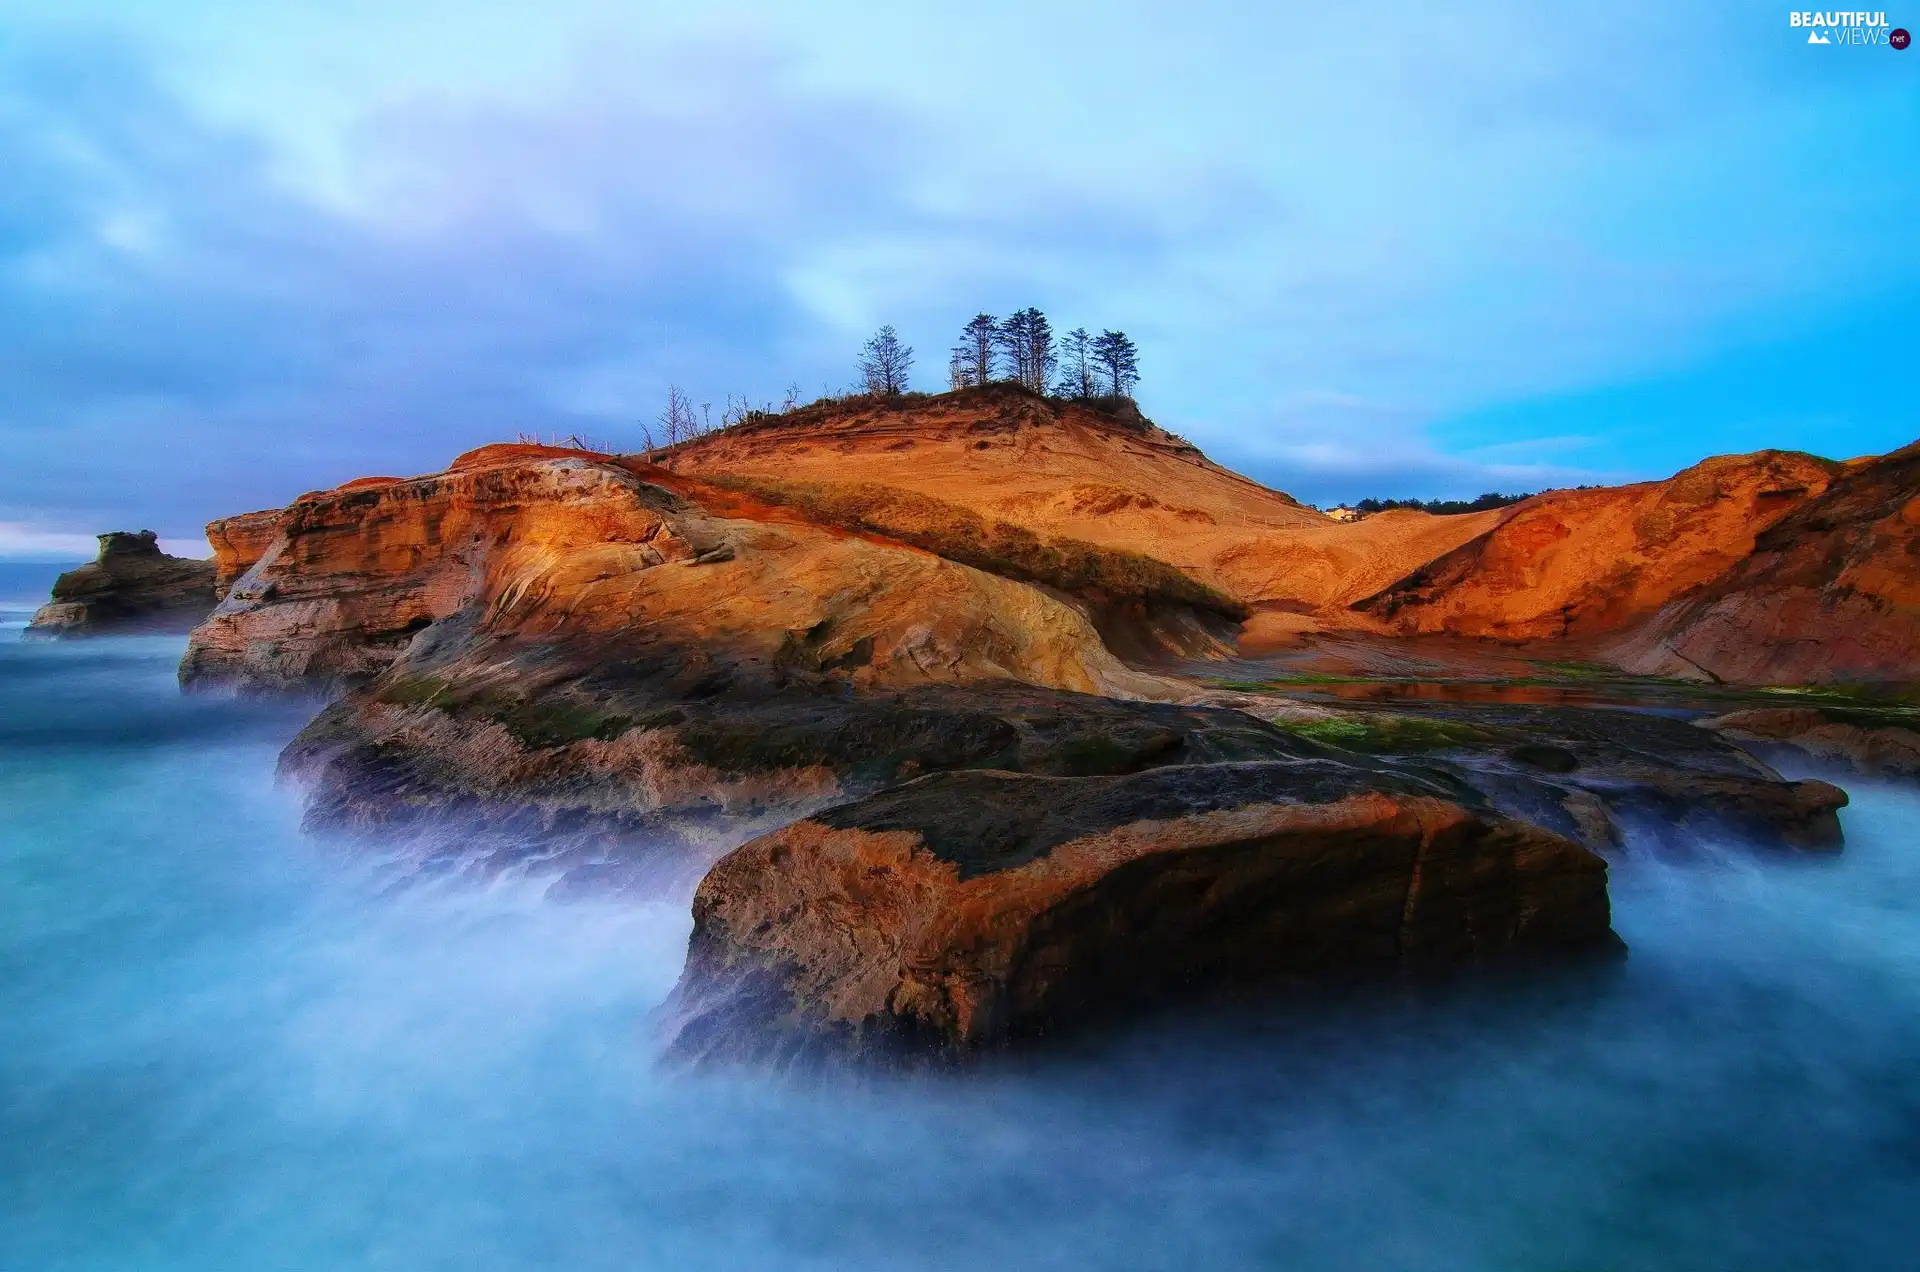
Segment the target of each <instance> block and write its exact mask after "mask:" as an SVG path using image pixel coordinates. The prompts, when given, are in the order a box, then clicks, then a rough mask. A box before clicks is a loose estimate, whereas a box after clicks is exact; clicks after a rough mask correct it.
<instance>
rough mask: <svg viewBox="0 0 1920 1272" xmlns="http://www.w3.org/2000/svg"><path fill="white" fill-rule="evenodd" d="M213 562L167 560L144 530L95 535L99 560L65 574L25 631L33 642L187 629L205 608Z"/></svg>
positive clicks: (211, 592)
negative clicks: (33, 639)
mask: <svg viewBox="0 0 1920 1272" xmlns="http://www.w3.org/2000/svg"><path fill="white" fill-rule="evenodd" d="M213 603H214V563H213V562H212V561H197V560H193V559H191V558H188V557H176V556H168V555H167V554H166V553H164V552H162V551H161V550H160V542H159V539H158V537H157V536H156V535H155V534H154V532H153V531H151V530H142V531H140V532H139V533H138V534H133V533H130V532H128V531H124V530H116V531H113V532H112V533H109V534H103V535H101V536H100V555H99V557H98V558H96V559H95V560H93V561H90V562H88V563H87V564H86V565H83V566H81V567H80V568H79V569H77V570H68V571H67V572H66V573H65V574H62V575H61V576H60V577H59V579H57V580H56V581H55V582H54V585H53V599H52V600H51V601H50V602H49V603H47V604H46V605H43V606H41V607H40V608H39V609H38V610H37V611H35V613H34V615H33V620H32V621H31V622H30V623H29V624H28V625H27V630H26V635H28V636H29V637H35V638H49V639H51V638H62V637H73V636H121V635H134V634H140V633H155V632H185V631H190V630H191V629H192V628H193V627H194V625H195V624H197V623H199V622H200V621H201V620H202V619H204V618H205V617H206V616H207V613H208V612H209V611H210V610H212V608H213Z"/></svg>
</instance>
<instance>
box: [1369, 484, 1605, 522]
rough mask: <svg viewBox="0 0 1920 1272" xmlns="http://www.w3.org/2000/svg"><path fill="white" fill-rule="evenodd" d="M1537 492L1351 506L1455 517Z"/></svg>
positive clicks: (1371, 510)
mask: <svg viewBox="0 0 1920 1272" xmlns="http://www.w3.org/2000/svg"><path fill="white" fill-rule="evenodd" d="M1581 489H1585V487H1582V488H1581ZM1536 493H1537V492H1534V491H1529V492H1527V493H1525V494H1519V495H1503V494H1501V493H1500V492H1499V491H1497V490H1489V491H1488V492H1487V493H1486V494H1484V495H1481V496H1479V497H1478V498H1475V499H1362V500H1361V501H1360V502H1359V503H1356V504H1353V505H1351V507H1352V508H1353V510H1354V511H1355V512H1363V513H1366V514H1367V515H1368V516H1372V515H1373V514H1374V513H1376V512H1392V511H1393V510H1394V509H1396V508H1408V509H1411V510H1413V511H1414V512H1430V513H1432V514H1433V515H1434V516H1436V517H1454V516H1459V515H1460V514H1461V513H1466V512H1485V511H1487V510H1488V509H1490V508H1505V507H1507V506H1508V505H1509V504H1517V503H1519V502H1520V501H1521V500H1522V499H1531V498H1533V496H1534V494H1536Z"/></svg>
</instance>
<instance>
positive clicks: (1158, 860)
mask: <svg viewBox="0 0 1920 1272" xmlns="http://www.w3.org/2000/svg"><path fill="white" fill-rule="evenodd" d="M693 912H694V930H693V935H692V938H691V940H690V942H689V949H688V956H687V963H686V967H685V970H684V972H683V973H682V976H681V980H680V982H679V984H678V986H677V987H676V988H675V990H674V993H673V995H672V996H671V997H670V999H669V1000H668V1002H667V1003H666V1004H665V1005H664V1006H663V1008H662V1009H661V1018H660V1023H661V1024H662V1025H663V1027H664V1029H665V1031H666V1034H667V1039H666V1059H667V1061H668V1063H670V1064H705V1063H711V1062H716V1061H717V1062H722V1063H726V1062H744V1063H753V1064H772V1065H773V1066H775V1067H783V1068H784V1067H792V1066H801V1067H805V1066H807V1065H810V1064H813V1063H817V1062H820V1061H828V1060H849V1059H850V1060H874V1061H880V1062H883V1063H897V1062H906V1063H910V1064H929V1063H930V1064H933V1065H950V1064H955V1063H960V1062H964V1061H966V1060H968V1059H970V1058H974V1057H978V1056H980V1055H982V1054H985V1053H989V1052H992V1051H995V1050H999V1049H1003V1048H1006V1047H1008V1046H1011V1045H1016V1044H1019V1043H1020V1042H1022V1041H1024V1040H1030V1039H1035V1038H1039V1037H1041V1036H1044V1035H1047V1034H1050V1033H1055V1032H1057V1031H1062V1030H1067V1029H1071V1028H1073V1027H1076V1026H1080V1025H1084V1024H1086V1023H1090V1022H1092V1021H1095V1020H1097V1019H1100V1018H1102V1017H1109V1016H1112V1015H1113V1014H1115V1013H1116V1012H1124V1011H1126V1010H1128V1009H1132V1008H1136V1007H1138V1006H1141V1005H1143V1004H1146V1003H1150V1002H1152V1001H1155V1000H1167V999H1171V998H1181V997H1190V996H1198V995H1204V994H1207V993H1209V992H1215V991H1222V990H1229V989H1234V988H1240V987H1254V986H1261V985H1273V984H1285V983H1288V982H1290V981H1293V982H1299V981H1304V980H1310V979H1312V978H1315V977H1317V976H1322V975H1329V974H1338V973H1342V972H1347V971H1350V970H1353V969H1360V968H1373V969H1396V968H1397V969H1403V970H1409V971H1411V970H1422V969H1429V968H1432V969H1439V968H1444V967H1454V966H1459V965H1462V964H1470V963H1477V962H1482V961H1488V960H1494V959H1502V958H1509V957H1513V956H1524V955H1543V954H1552V955H1561V954H1571V953H1574V952H1578V951H1593V952H1597V951H1603V950H1613V949H1618V948H1619V940H1618V938H1617V937H1616V936H1614V934H1613V931H1612V929H1611V926H1610V915H1609V909H1608V900H1607V866H1606V863H1605V862H1604V861H1603V860H1602V859H1601V858H1600V857H1598V856H1596V855H1595V854H1594V853H1592V852H1590V851H1588V850H1587V849H1586V848H1584V847H1582V846H1580V845H1579V844H1576V843H1574V842H1573V841H1572V840H1570V839H1567V838H1564V837H1562V836H1560V835H1556V834H1554V833H1552V832H1550V831H1546V830H1542V829H1540V828H1538V827H1535V826H1532V825H1529V824H1527V823H1525V822H1521V821H1518V820H1515V819H1512V818H1509V817H1506V816H1504V815H1502V814H1499V813H1497V812H1493V811H1491V810H1489V809H1485V808H1470V807H1467V806H1465V805H1463V804H1462V803H1460V802H1457V797H1456V796H1454V795H1452V794H1451V793H1449V792H1447V791H1446V790H1445V788H1443V787H1439V786H1429V785H1428V784H1426V783H1425V782H1423V781H1422V780H1421V779H1420V778H1418V777H1417V776H1408V775H1400V774H1389V773H1381V772H1369V771H1362V770H1358V769H1355V768H1352V767H1350V766H1347V765H1344V764H1341V763H1338V762H1335V761H1328V760H1314V759H1303V760H1280V761H1264V762H1248V763H1224V764H1198V765H1187V766H1181V767H1176V768H1163V769H1154V770H1150V771H1147V772H1143V773H1136V774H1132V775H1127V776H1116V777H1084V778H1076V777H1041V776H1033V775H1027V774H1015V773H1005V772H992V771H970V772H952V773H939V774H934V775H931V776H928V777H924V778H920V779H918V780H916V781H912V782H909V783H907V784H905V785H903V786H899V787H895V788H893V789H890V790H887V791H883V792H881V793H879V794H877V795H873V796H871V797H869V798H866V799H862V800H859V801H857V802H854V803H851V804H845V805H842V806H840V807H837V808H832V809H828V810H826V811H824V812H820V813H817V814H815V815H813V816H811V817H808V818H806V819H804V820H802V821H799V822H796V823H794V824H792V825H790V826H787V827H785V828H784V829H781V830H778V831H775V832H773V833H771V834H767V835H763V836H761V837H760V838H758V839H755V840H752V841H751V842H749V843H747V844H745V845H743V846H741V847H740V848H738V849H736V850H735V851H733V852H732V853H730V854H729V855H728V856H726V857H724V858H722V859H721V860H720V862H719V863H718V864H717V865H715V866H714V868H713V869H712V871H711V872H709V873H708V875H707V876H706V878H705V880H704V881H703V882H702V883H701V885H700V888H699V891H698V893H697V894H696V897H695V900H694V907H693Z"/></svg>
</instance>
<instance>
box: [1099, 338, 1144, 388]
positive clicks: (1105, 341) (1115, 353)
mask: <svg viewBox="0 0 1920 1272" xmlns="http://www.w3.org/2000/svg"><path fill="white" fill-rule="evenodd" d="M1093 360H1094V362H1095V364H1096V365H1098V366H1099V368H1100V372H1101V374H1102V375H1104V376H1105V377H1106V386H1105V387H1106V390H1107V392H1108V393H1110V394H1112V395H1113V396H1114V397H1132V396H1133V386H1134V385H1136V384H1138V383H1139V382H1140V350H1139V349H1138V348H1136V347H1135V346H1134V343H1133V341H1131V340H1129V339H1127V333H1126V332H1124V331H1102V332H1101V333H1100V338H1099V339H1097V340H1095V341H1094V342H1093Z"/></svg>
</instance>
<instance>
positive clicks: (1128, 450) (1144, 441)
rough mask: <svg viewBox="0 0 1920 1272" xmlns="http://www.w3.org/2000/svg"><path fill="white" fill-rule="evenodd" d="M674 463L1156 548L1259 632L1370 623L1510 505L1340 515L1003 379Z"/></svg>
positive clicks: (847, 414) (1162, 437) (835, 412)
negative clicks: (1371, 614) (904, 494)
mask: <svg viewBox="0 0 1920 1272" xmlns="http://www.w3.org/2000/svg"><path fill="white" fill-rule="evenodd" d="M672 464H673V467H674V468H675V469H676V470H677V471H680V472H686V473H726V474H735V475H745V476H754V477H763V478H769V479H773V480H777V481H789V482H815V483H833V484H854V483H876V484H881V485H888V486H894V487H898V488H901V489H905V490H910V491H914V492H916V493H919V494H922V495H926V496H929V497H931V498H934V499H939V500H943V501H945V502H948V503H953V504H958V505H961V506H963V507H966V508H969V509H971V510H973V511H975V512H978V513H979V514H981V515H982V516H986V517H990V518H994V519H999V520H1004V521H1008V522H1012V523H1015V524H1017V525H1022V526H1025V527H1027V528H1028V529H1031V530H1033V531H1034V532H1035V533H1037V534H1040V535H1042V536H1044V537H1049V538H1070V539H1080V540H1084V541H1086V542H1090V543H1095V544H1099V545H1101V546H1102V547H1109V548H1119V549H1124V550H1127V551H1131V552H1139V553H1143V554H1145V555H1148V556H1152V557H1155V558H1157V559H1159V560H1161V561H1165V562H1167V563H1168V564H1171V565H1174V566H1177V567H1179V568H1180V569H1182V570H1184V571H1187V572H1188V573H1190V574H1192V575H1193V576H1194V577H1196V578H1199V579H1201V580H1203V581H1204V582H1206V583H1208V584H1210V585H1212V586H1214V587H1217V588H1220V589H1221V590H1223V591H1225V592H1228V593H1229V594H1231V595H1233V596H1235V597H1237V598H1238V599H1240V600H1242V601H1245V602H1248V603H1249V604H1250V605H1252V606H1253V607H1254V608H1256V609H1257V610H1263V611H1265V613H1264V614H1262V615H1257V616H1256V619H1255V622H1254V624H1253V628H1254V629H1255V630H1256V631H1257V630H1261V629H1274V630H1277V629H1279V628H1282V627H1285V626H1288V625H1289V624H1288V623H1287V622H1286V616H1287V615H1294V616H1306V617H1307V619H1308V621H1306V622H1305V623H1296V624H1293V625H1295V626H1307V627H1312V626H1319V625H1332V626H1354V625H1363V626H1370V625H1371V620H1369V619H1367V618H1365V617H1363V616H1359V615H1354V614H1352V613H1350V612H1348V610H1347V606H1348V605H1350V604H1351V603H1352V602H1353V601H1356V600H1358V599H1360V598H1361V597H1364V596H1367V595H1369V594H1371V593H1373V592H1375V591H1378V590H1379V589H1381V588H1383V587H1385V586H1387V585H1388V584H1390V583H1391V582H1393V581H1394V580H1395V579H1398V578H1401V577H1403V576H1405V575H1406V574H1408V573H1409V572H1411V571H1412V570H1413V569H1415V568H1416V567H1418V566H1419V565H1421V564H1422V563H1424V562H1426V561H1428V560H1431V559H1432V558H1433V557H1436V556H1438V555H1440V554H1442V553H1445V552H1447V551H1449V550H1451V549H1453V548H1455V547H1458V546H1459V545H1460V544H1461V543H1464V542H1466V541H1467V540H1469V539H1471V538H1472V537H1474V536H1475V535H1478V534H1480V533H1482V532H1484V531H1485V530H1487V529H1490V528H1491V527H1492V526H1493V525H1495V524H1497V523H1498V521H1499V519H1500V517H1501V515H1502V514H1501V513H1499V512H1489V513H1479V514H1473V515H1468V516H1460V517H1434V516H1429V515H1427V514H1425V513H1418V512H1396V513H1389V514H1384V515H1381V516H1377V517H1371V518H1368V519H1367V520H1365V521H1361V522H1357V523H1353V524H1340V523H1338V522H1334V521H1330V520H1328V519H1327V518H1326V517H1324V516H1322V515H1321V514H1320V513H1318V512H1315V511H1314V510H1313V509H1311V508H1306V507H1303V506H1302V505H1301V504H1300V503H1299V502H1297V501H1296V500H1294V499H1293V498H1292V497H1291V496H1289V495H1285V494H1282V493H1281V492H1279V491H1276V490H1270V489H1268V488H1267V487H1265V486H1262V485H1260V484H1259V483H1257V482H1254V481H1252V480H1249V479H1248V478H1245V477H1242V476H1240V475H1239V474H1237V473H1233V472H1229V471H1228V470H1227V469H1225V468H1222V467H1220V466H1219V465H1218V464H1215V463H1213V462H1212V461H1211V460H1209V459H1207V458H1206V456H1204V455H1202V454H1201V453H1200V452H1199V451H1198V450H1197V449H1195V448H1194V447H1193V446H1192V445H1190V444H1189V443H1187V442H1185V441H1183V440H1181V439H1180V438H1177V437H1174V436H1172V435H1171V434H1168V433H1166V432H1164V431H1162V430H1160V429H1158V428H1155V427H1153V426H1152V425H1150V424H1146V423H1145V422H1144V421H1139V420H1138V419H1137V417H1135V418H1133V419H1128V418H1126V417H1123V416H1114V415H1109V414H1105V413H1102V412H1098V411H1094V410H1089V409H1086V408H1084V407H1080V406H1075V405H1071V404H1066V403H1059V402H1051V401H1043V400H1041V399H1038V398H1036V397H1033V396H1032V395H1029V394H1025V393H1022V392H1020V391H1018V390H1016V389H1013V388H1011V387H1010V386H993V387H991V388H989V389H984V390H970V391H967V392H964V393H960V394H943V395H940V396H939V397H935V398H927V399H910V400H908V401H906V402H903V403H901V404H899V405H897V406H893V407H888V408H883V407H881V406H880V405H878V404H874V403H859V402H856V403H851V404H849V405H848V406H846V407H844V408H834V407H824V408H808V409H807V410H803V411H800V412H796V413H794V414H791V415H788V416H783V417H780V418H777V419H774V420H770V421H767V422H766V423H764V424H762V425H759V426H750V427H748V428H744V429H737V430H732V431H729V432H728V433H725V434H719V435H715V436H711V437H708V438H704V439H701V440H700V441H698V442H695V443H693V444H691V445H688V446H685V447H682V448H681V449H680V450H679V451H678V452H677V453H676V454H675V456H674V458H673V461H672Z"/></svg>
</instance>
